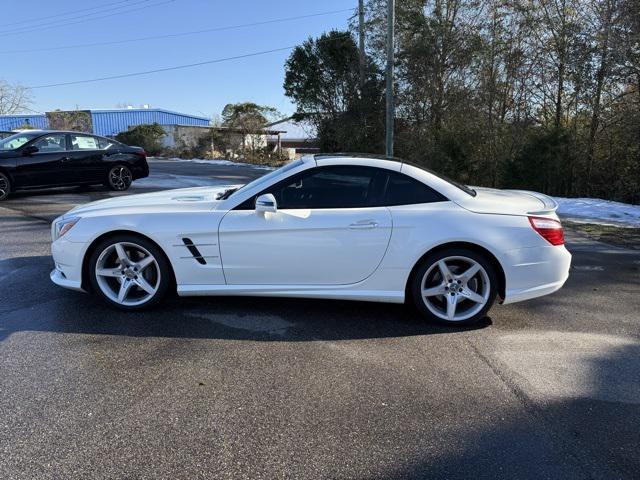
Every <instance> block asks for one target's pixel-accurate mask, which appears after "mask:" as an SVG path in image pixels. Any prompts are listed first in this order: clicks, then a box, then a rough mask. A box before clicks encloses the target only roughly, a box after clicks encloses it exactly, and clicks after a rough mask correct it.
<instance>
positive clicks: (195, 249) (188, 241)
mask: <svg viewBox="0 0 640 480" xmlns="http://www.w3.org/2000/svg"><path fill="white" fill-rule="evenodd" d="M182 243H184V246H185V247H187V250H189V253H191V255H193V258H195V259H196V261H197V262H198V263H199V264H200V265H206V263H207V261H206V260H205V259H204V257H203V256H202V254H201V253H200V250H198V247H196V246H195V245H194V244H193V242H192V241H191V239H190V238H186V237H185V238H183V239H182Z"/></svg>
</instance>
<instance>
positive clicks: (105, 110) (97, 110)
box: [67, 108, 211, 122]
mask: <svg viewBox="0 0 640 480" xmlns="http://www.w3.org/2000/svg"><path fill="white" fill-rule="evenodd" d="M82 110H83V109H80V111H82ZM67 111H73V110H67ZM84 111H89V112H91V113H116V112H118V113H120V112H162V113H169V114H171V115H180V116H182V117H190V118H197V119H199V120H207V121H209V122H210V121H211V119H210V118H208V117H203V116H201V115H192V114H190V113H182V112H175V111H173V110H166V109H164V108H87V109H84Z"/></svg>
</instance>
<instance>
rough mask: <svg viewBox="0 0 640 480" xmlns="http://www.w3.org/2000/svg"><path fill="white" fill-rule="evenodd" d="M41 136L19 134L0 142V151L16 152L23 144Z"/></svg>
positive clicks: (38, 134)
mask: <svg viewBox="0 0 640 480" xmlns="http://www.w3.org/2000/svg"><path fill="white" fill-rule="evenodd" d="M40 135H42V134H41V133H29V132H20V133H16V134H15V135H11V136H10V137H7V138H3V139H2V140H0V150H5V151H6V150H17V149H18V148H20V147H21V146H23V145H24V144H25V143H27V142H29V141H31V140H33V139H34V138H36V137H39V136H40Z"/></svg>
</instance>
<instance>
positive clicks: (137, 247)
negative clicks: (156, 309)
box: [89, 235, 172, 310]
mask: <svg viewBox="0 0 640 480" xmlns="http://www.w3.org/2000/svg"><path fill="white" fill-rule="evenodd" d="M89 279H90V282H91V286H92V288H93V291H94V292H96V293H98V295H99V296H100V297H102V298H103V299H104V300H105V301H106V302H107V303H108V304H109V305H112V306H114V307H117V308H120V309H123V310H141V309H143V308H147V307H151V306H153V305H155V304H157V303H158V302H159V301H160V300H162V298H163V297H164V296H165V295H166V293H167V290H168V289H169V286H170V285H171V282H172V275H171V267H170V265H169V262H168V260H167V259H166V257H165V255H164V253H163V252H162V250H160V249H159V248H158V247H157V246H156V245H155V244H154V243H153V242H151V241H149V240H147V239H145V238H142V237H137V236H135V235H118V236H114V237H111V238H108V239H106V240H104V241H102V242H100V244H99V245H98V246H97V247H96V248H95V249H94V250H93V252H92V254H91V257H90V259H89Z"/></svg>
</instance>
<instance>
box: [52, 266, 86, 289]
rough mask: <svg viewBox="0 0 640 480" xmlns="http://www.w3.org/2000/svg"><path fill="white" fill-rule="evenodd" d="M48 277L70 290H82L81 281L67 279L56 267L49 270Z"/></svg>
mask: <svg viewBox="0 0 640 480" xmlns="http://www.w3.org/2000/svg"><path fill="white" fill-rule="evenodd" d="M49 277H50V278H51V281H52V282H53V283H55V284H56V285H58V286H60V287H64V288H69V289H71V290H76V291H78V292H84V290H83V289H82V282H78V281H76V280H69V279H68V278H67V277H66V276H65V275H64V273H63V272H62V270H58V268H57V267H56V268H54V269H53V270H51V273H50V274H49Z"/></svg>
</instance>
